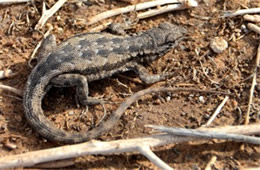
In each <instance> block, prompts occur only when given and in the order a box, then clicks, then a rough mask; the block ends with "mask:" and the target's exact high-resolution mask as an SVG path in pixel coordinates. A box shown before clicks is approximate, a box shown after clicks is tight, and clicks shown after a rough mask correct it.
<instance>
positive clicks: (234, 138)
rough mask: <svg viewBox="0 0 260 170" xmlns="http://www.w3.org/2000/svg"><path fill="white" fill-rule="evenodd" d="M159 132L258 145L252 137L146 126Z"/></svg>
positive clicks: (258, 140)
mask: <svg viewBox="0 0 260 170" xmlns="http://www.w3.org/2000/svg"><path fill="white" fill-rule="evenodd" d="M146 127H150V128H153V129H156V130H159V131H161V132H166V133H169V134H172V135H178V136H188V137H197V138H208V139H226V140H232V141H236V142H244V143H251V144H256V145H260V138H259V137H252V136H246V135H237V134H229V133H220V132H210V131H209V130H201V129H199V130H197V129H185V128H175V127H166V126H156V125H146Z"/></svg>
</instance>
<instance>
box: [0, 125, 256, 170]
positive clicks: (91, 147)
mask: <svg viewBox="0 0 260 170" xmlns="http://www.w3.org/2000/svg"><path fill="white" fill-rule="evenodd" d="M208 130H209V131H218V132H226V133H233V134H235V133H236V134H244V135H246V134H255V133H259V132H260V125H259V124H255V125H244V126H227V127H217V128H208ZM198 140H202V139H201V138H192V137H181V136H172V135H169V134H163V135H154V136H147V137H143V138H135V139H127V140H117V141H109V142H101V141H96V140H92V141H89V142H85V143H82V144H75V145H67V146H62V147H56V148H52V149H44V150H40V151H32V152H28V153H22V154H18V155H11V156H5V157H2V158H0V168H14V167H28V166H33V165H36V164H39V163H43V162H49V161H55V160H62V159H69V158H74V157H79V156H84V155H98V154H100V155H107V154H113V153H116V154H118V153H124V152H137V151H138V148H139V147H143V146H144V147H147V146H149V147H151V148H153V147H158V146H163V145H167V144H172V143H183V142H189V141H198ZM203 140H204V139H203Z"/></svg>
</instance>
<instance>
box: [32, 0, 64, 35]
mask: <svg viewBox="0 0 260 170" xmlns="http://www.w3.org/2000/svg"><path fill="white" fill-rule="evenodd" d="M66 1H67V0H59V1H58V2H57V3H56V4H55V5H53V6H52V7H51V9H49V10H46V4H45V2H43V4H42V16H41V18H40V20H39V21H38V23H37V24H36V26H35V29H36V30H39V29H40V28H42V27H43V25H44V24H45V23H46V21H47V20H48V19H49V18H50V17H51V16H52V15H53V14H54V13H55V12H57V11H58V10H59V9H60V8H61V7H62V5H63V4H64V3H65V2H66Z"/></svg>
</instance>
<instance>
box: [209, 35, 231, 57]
mask: <svg viewBox="0 0 260 170" xmlns="http://www.w3.org/2000/svg"><path fill="white" fill-rule="evenodd" d="M210 48H211V49H212V50H213V51H214V52H215V53H218V54H219V53H222V52H223V51H224V50H225V49H227V48H228V43H227V41H226V40H225V39H223V38H222V37H215V38H214V39H213V40H211V42H210Z"/></svg>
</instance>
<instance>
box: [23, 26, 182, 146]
mask: <svg viewBox="0 0 260 170" xmlns="http://www.w3.org/2000/svg"><path fill="white" fill-rule="evenodd" d="M185 33H186V30H185V29H184V28H183V27H181V26H176V25H173V24H169V23H163V24H160V25H159V26H158V27H157V28H152V29H150V30H147V31H144V32H141V33H139V34H137V35H133V36H117V35H113V34H108V33H84V34H80V35H76V36H74V37H72V38H69V39H68V40H66V41H64V42H62V43H61V44H60V45H59V46H57V47H55V48H53V47H50V49H47V48H45V50H46V51H44V52H43V54H42V55H41V56H39V59H40V61H39V63H38V64H37V65H36V66H35V67H34V69H33V70H32V72H31V74H30V76H29V78H28V80H27V83H26V86H25V91H24V97H23V105H24V110H25V117H26V119H27V121H28V123H29V125H30V126H31V127H32V129H33V130H35V131H36V132H37V133H39V134H40V135H41V136H43V137H44V138H46V139H48V140H50V141H55V142H62V143H80V142H84V141H88V140H91V139H94V138H97V137H99V136H100V135H101V134H103V133H105V132H107V131H108V130H110V129H111V128H112V127H113V125H115V124H116V123H117V120H118V119H119V118H120V117H118V115H113V114H112V115H111V116H110V118H109V119H108V120H106V121H102V122H101V123H100V124H99V125H98V126H97V127H95V128H93V129H92V130H90V131H88V132H84V133H83V132H81V133H70V132H67V131H65V130H62V129H59V128H57V127H55V126H54V125H53V123H51V121H49V120H48V119H47V118H46V117H45V115H44V113H43V110H42V99H43V98H44V96H45V94H46V93H47V92H48V90H49V89H50V87H51V86H58V87H70V86H76V87H77V88H76V92H77V96H78V98H79V101H80V102H81V104H83V105H90V104H98V103H99V101H97V100H96V99H94V98H92V97H90V96H88V82H91V81H95V80H99V79H103V78H106V77H110V76H112V75H114V74H116V73H120V72H125V71H129V70H133V71H135V72H136V73H137V74H138V75H139V77H140V79H141V80H142V81H143V82H144V83H145V84H151V83H155V82H158V81H161V80H163V79H165V78H167V77H170V76H172V73H164V74H161V75H149V74H148V72H147V70H146V69H145V67H144V66H142V65H141V64H142V63H143V62H148V63H149V62H151V61H153V60H155V59H157V58H158V57H161V56H163V55H165V54H166V53H167V52H168V51H169V50H170V49H172V48H174V47H175V46H176V45H177V44H178V42H179V41H180V40H181V39H182V38H183V35H184V34H185Z"/></svg>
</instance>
